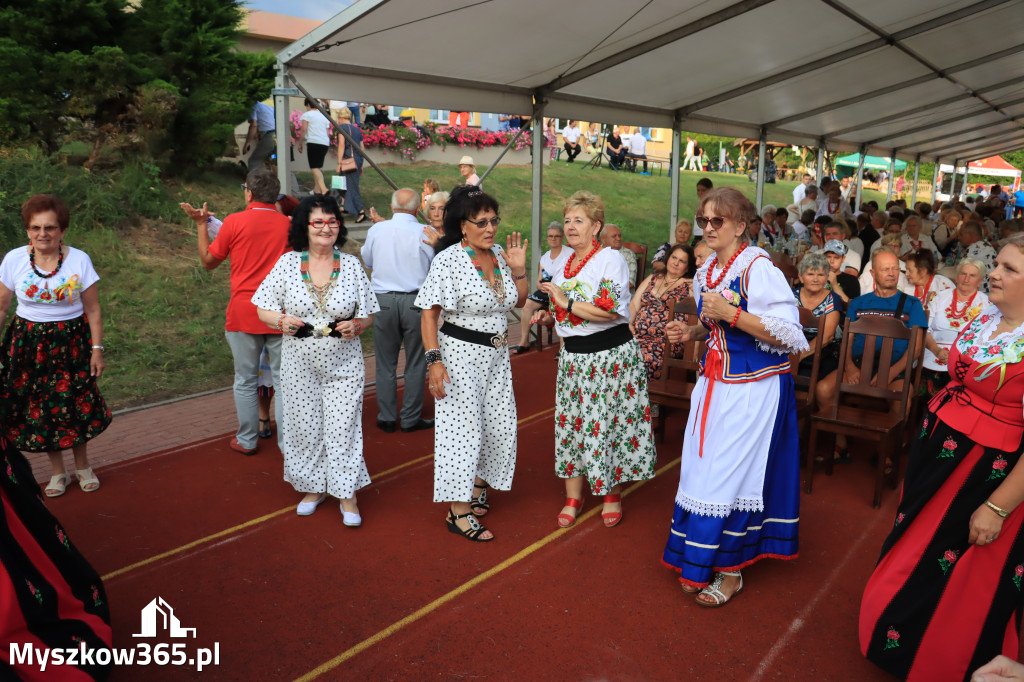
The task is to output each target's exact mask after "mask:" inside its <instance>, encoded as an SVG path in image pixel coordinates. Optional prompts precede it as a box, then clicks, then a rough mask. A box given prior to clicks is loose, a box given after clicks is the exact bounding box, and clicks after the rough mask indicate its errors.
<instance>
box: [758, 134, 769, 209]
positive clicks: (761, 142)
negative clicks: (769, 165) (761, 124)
mask: <svg viewBox="0 0 1024 682" xmlns="http://www.w3.org/2000/svg"><path fill="white" fill-rule="evenodd" d="M767 143H768V131H767V130H765V129H764V128H761V137H760V138H759V139H758V141H757V194H756V195H755V196H756V198H757V214H758V215H761V204H762V203H763V202H764V155H765V150H766V149H767V148H768V144H767Z"/></svg>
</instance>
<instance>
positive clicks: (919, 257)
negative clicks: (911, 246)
mask: <svg viewBox="0 0 1024 682" xmlns="http://www.w3.org/2000/svg"><path fill="white" fill-rule="evenodd" d="M907 262H908V263H913V264H914V267H915V268H918V269H921V270H925V271H926V272H927V273H928V274H929V275H934V274H935V254H933V253H932V252H931V249H921V250H920V251H912V252H911V253H910V254H909V255H908V257H907Z"/></svg>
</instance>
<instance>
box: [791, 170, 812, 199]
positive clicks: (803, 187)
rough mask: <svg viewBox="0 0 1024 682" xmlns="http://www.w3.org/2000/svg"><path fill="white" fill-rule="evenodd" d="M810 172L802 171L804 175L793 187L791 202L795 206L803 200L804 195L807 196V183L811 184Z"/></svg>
mask: <svg viewBox="0 0 1024 682" xmlns="http://www.w3.org/2000/svg"><path fill="white" fill-rule="evenodd" d="M813 179H814V178H812V177H811V174H810V173H804V176H803V177H802V178H801V179H800V184H799V185H797V186H796V187H794V188H793V203H794V204H796V205H797V206H799V205H800V202H801V201H803V199H804V197H805V196H807V185H809V184H811V180H813Z"/></svg>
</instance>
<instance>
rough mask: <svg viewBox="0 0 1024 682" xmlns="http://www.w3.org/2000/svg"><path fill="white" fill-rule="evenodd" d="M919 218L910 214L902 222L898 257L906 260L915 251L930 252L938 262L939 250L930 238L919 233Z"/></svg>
mask: <svg viewBox="0 0 1024 682" xmlns="http://www.w3.org/2000/svg"><path fill="white" fill-rule="evenodd" d="M921 228H922V225H921V217H920V216H919V215H917V214H916V213H911V214H910V215H908V216H907V217H906V218H905V219H904V221H903V236H902V238H901V239H900V250H899V257H900V258H902V259H903V260H907V258H908V257H909V256H910V254H912V253H914V252H916V251H921V250H925V251H930V252H931V253H932V255H933V256H935V262H936V263H937V262H938V261H939V258H940V256H939V249H938V247H937V246H936V245H935V242H933V241H932V238H931V237H929V236H928V235H927V234H924V233H923V232H922V231H921Z"/></svg>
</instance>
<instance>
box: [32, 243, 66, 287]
mask: <svg viewBox="0 0 1024 682" xmlns="http://www.w3.org/2000/svg"><path fill="white" fill-rule="evenodd" d="M28 264H29V265H31V266H32V272H34V273H36V277H38V278H39V279H47V278H49V277H53V276H54V275H56V274H57V273H58V272H60V266H62V265H64V242H61V243H60V245H59V246H58V247H57V267H56V268H54V270H53V272H45V273H44V272H39V269H38V268H36V247H35V246H33V245H31V244H30V245H29V247H28Z"/></svg>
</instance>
